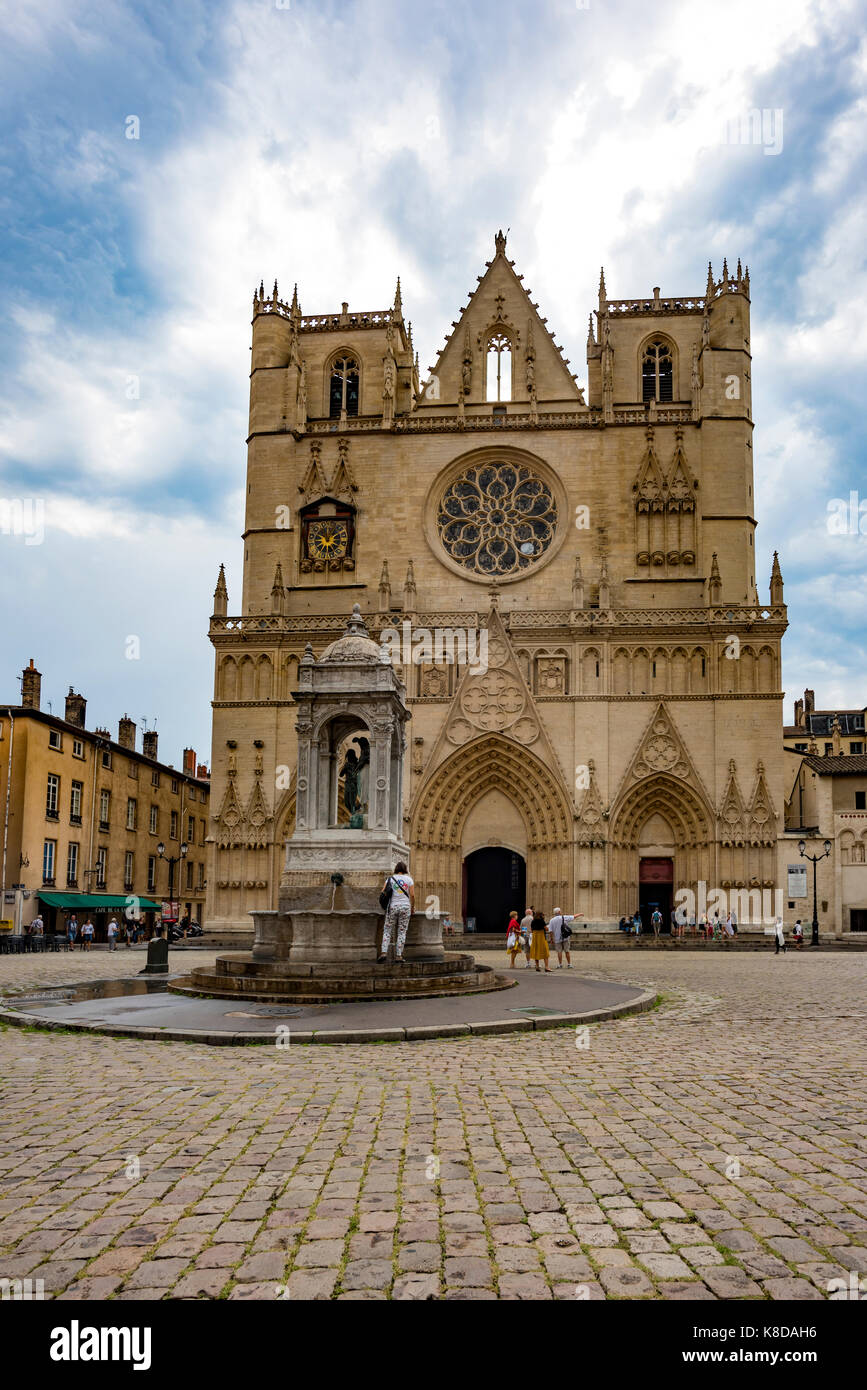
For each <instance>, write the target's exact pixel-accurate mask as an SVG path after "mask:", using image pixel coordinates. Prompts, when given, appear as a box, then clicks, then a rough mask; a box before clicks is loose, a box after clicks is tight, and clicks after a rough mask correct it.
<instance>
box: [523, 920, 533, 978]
mask: <svg viewBox="0 0 867 1390" xmlns="http://www.w3.org/2000/svg"><path fill="white" fill-rule="evenodd" d="M533 916H534V914H533V909H532V907H528V908H527V910H526V912H525V913H524V915H523V917H522V918H521V944H522V946H523V948H524V959H525V960H526V962H527V963H526V965H525V966H524V969H525V970H530V969H532V967H531V965H530V949H531V947H532V945H533Z"/></svg>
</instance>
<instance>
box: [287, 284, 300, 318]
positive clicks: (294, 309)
mask: <svg viewBox="0 0 867 1390" xmlns="http://www.w3.org/2000/svg"><path fill="white" fill-rule="evenodd" d="M289 313H290V315H291V317H292V318H293V319H300V317H301V305H300V304H299V303H298V286H297V285H296V286H295V287H294V289H293V290H292V303H291V304H290V305H289Z"/></svg>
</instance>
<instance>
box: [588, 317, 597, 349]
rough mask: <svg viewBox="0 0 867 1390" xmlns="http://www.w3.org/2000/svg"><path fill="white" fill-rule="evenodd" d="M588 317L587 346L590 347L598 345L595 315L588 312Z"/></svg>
mask: <svg viewBox="0 0 867 1390" xmlns="http://www.w3.org/2000/svg"><path fill="white" fill-rule="evenodd" d="M587 319H588V325H587V346H588V348H594V347H595V346H596V334H595V333H594V332H593V315H592V314H588V315H587Z"/></svg>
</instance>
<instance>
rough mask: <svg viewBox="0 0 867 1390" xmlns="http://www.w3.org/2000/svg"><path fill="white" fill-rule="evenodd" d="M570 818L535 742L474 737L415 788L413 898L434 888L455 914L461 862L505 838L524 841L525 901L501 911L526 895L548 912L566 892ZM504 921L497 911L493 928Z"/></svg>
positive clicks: (519, 844)
mask: <svg viewBox="0 0 867 1390" xmlns="http://www.w3.org/2000/svg"><path fill="white" fill-rule="evenodd" d="M476 808H478V810H477V811H476ZM474 812H476V814H475V816H474V814H473V813H474ZM572 819H573V813H572V806H571V803H570V801H569V799H568V794H567V793H566V791H565V788H564V787H563V785H562V783H561V781H560V779H559V777H558V776H557V775H556V773H555V772H553V771H552V769H551V768H549V767H547V766H546V765H545V764H544V763H543V762H542V761H541V760H540V759H539V758H537V757H536V755H535V754H534V753H533V751H532V749H529V748H527V747H524V746H522V745H521V744H519V743H517V742H515V741H514V740H513V739H509V738H505V737H503V736H501V735H499V734H488V735H486V736H485V737H483V738H479V739H474V740H473V741H472V742H471V743H468V744H466V745H465V746H464V747H463V748H461V749H459V750H457V751H456V752H454V753H453V754H452V755H451V756H450V757H448V758H446V760H445V761H444V762H443V763H440V765H439V766H438V767H437V768H436V769H435V771H434V772H433V773H432V775H431V776H430V777H429V778H428V780H427V781H426V782H425V783H424V784H423V785H422V787H421V788H420V789H419V791H418V793H417V795H416V798H415V802H414V804H413V807H412V815H411V822H410V824H411V830H410V837H409V841H410V845H411V848H412V863H411V866H410V867H411V869H412V876H413V878H414V879H415V881H416V885H417V887H416V898H417V900H418V899H421V900H423V899H424V896H425V895H427V894H434V895H435V896H436V897H437V898H438V899H439V901H440V904H441V906H442V909H443V911H444V912H446V913H448V914H449V915H450V916H456V915H458V914H459V913H460V912H461V909H462V896H463V894H462V877H463V866H464V861H465V860H467V859H468V858H469V857H470V856H471V855H472V854H473V853H474V852H475V851H476V850H479V849H497V848H501V847H503V841H505V842H506V845H505V847H506V848H508V847H509V846H511V848H512V852H513V853H516V854H519V855H520V856H521V857H524V850H525V848H526V880H525V887H524V902H518V903H515V902H507V903H506V905H505V907H506V911H507V912H508V910H509V908H510V907H518V908H524V907H525V906H526V904H527V902H528V901H529V902H531V903H532V904H533V906H534V907H538V908H541V910H542V911H543V912H544V913H546V914H550V913H551V912H552V911H553V909H554V906H555V905H556V904H558V903H561V902H562V901H563V900H564V899H566V900H567V901H568V900H569V898H570V896H571V894H570V891H569V884H570V883H571V881H572V872H571V850H570V838H571V834H572ZM492 830H495V831H496V832H497V836H496V840H495V843H494V844H493V845H491V843H490V840H489V838H488V837H489V835H490V833H491V831H492ZM507 881H508V882H509V886H510V887H511V878H510V877H509V879H508V880H507ZM505 925H506V924H505V921H504V920H503V919H502V918H501V919H500V921H499V922H498V923H497V926H496V930H498V931H499V930H505Z"/></svg>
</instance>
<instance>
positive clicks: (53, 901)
mask: <svg viewBox="0 0 867 1390" xmlns="http://www.w3.org/2000/svg"><path fill="white" fill-rule="evenodd" d="M38 897H39V901H40V902H42V903H45V905H46V907H63V908H67V909H70V908H73V907H76V908H89V909H91V910H93V909H94V908H97V907H108V908H111V909H112V910H115V911H116V910H120V909H122V908H127V907H133V906H138V908H139V909H140V910H141V911H142V912H160V911H161V910H162V909H161V907H160V904H159V903H154V902H151V900H150V898H136V896H135V894H134V893H129V894H127V895H125V896H120V897H118V896H116V895H112V894H111V893H40V894H38ZM130 900H132V901H130Z"/></svg>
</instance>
